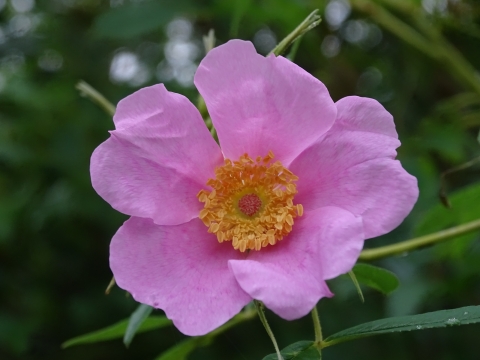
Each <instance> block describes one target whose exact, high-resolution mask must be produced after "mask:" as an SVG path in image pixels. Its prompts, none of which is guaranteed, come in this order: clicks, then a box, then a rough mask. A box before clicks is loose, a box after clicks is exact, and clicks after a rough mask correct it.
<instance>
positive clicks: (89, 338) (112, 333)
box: [62, 316, 172, 349]
mask: <svg viewBox="0 0 480 360" xmlns="http://www.w3.org/2000/svg"><path fill="white" fill-rule="evenodd" d="M129 322H130V319H125V320H122V321H120V322H118V323H116V324H113V325H111V326H108V327H106V328H103V329H100V330H97V331H94V332H91V333H88V334H85V335H81V336H77V337H74V338H73V339H70V340H67V341H65V342H64V343H63V344H62V348H63V349H66V348H68V347H70V346H74V345H81V344H90V343H96V342H100V341H106V340H112V339H119V338H122V337H123V335H124V334H125V331H126V330H127V327H128V324H129ZM171 323H172V322H171V321H170V320H168V319H167V318H166V317H165V316H152V317H149V318H147V319H146V320H145V321H144V322H143V324H142V325H141V326H140V327H139V328H138V330H137V333H142V332H146V331H150V330H154V329H159V328H162V327H165V326H167V325H170V324H171Z"/></svg>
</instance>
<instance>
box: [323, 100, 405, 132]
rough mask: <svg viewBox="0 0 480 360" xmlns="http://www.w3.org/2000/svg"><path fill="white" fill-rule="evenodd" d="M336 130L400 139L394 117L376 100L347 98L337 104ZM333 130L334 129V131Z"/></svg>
mask: <svg viewBox="0 0 480 360" xmlns="http://www.w3.org/2000/svg"><path fill="white" fill-rule="evenodd" d="M335 106H336V107H337V119H336V120H335V126H336V129H338V128H340V127H341V128H342V129H343V130H351V131H366V132H370V133H375V134H382V135H387V136H391V137H393V138H396V139H398V134H397V131H396V130H395V123H394V122H393V116H392V115H391V114H390V113H389V112H388V111H387V110H385V108H384V107H383V106H382V105H381V104H380V103H379V102H378V101H377V100H375V99H370V98H365V97H359V96H347V97H344V98H343V99H340V100H338V101H337V102H336V103H335ZM332 130H333V129H332Z"/></svg>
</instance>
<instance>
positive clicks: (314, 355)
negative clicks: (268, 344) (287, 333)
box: [263, 341, 322, 360]
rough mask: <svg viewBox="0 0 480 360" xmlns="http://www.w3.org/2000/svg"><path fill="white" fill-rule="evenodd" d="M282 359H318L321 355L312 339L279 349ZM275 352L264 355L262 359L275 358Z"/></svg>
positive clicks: (269, 359) (274, 359) (271, 359)
mask: <svg viewBox="0 0 480 360" xmlns="http://www.w3.org/2000/svg"><path fill="white" fill-rule="evenodd" d="M280 353H281V354H282V357H283V360H320V359H321V358H322V357H321V355H320V352H319V351H318V350H317V348H316V347H315V344H314V342H313V341H299V342H296V343H293V344H290V345H288V346H287V347H286V348H285V349H283V350H282V351H280ZM277 359H278V357H277V354H270V355H268V356H265V357H264V358H263V360H277Z"/></svg>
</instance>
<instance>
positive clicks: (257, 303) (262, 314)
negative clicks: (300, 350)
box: [253, 300, 283, 360]
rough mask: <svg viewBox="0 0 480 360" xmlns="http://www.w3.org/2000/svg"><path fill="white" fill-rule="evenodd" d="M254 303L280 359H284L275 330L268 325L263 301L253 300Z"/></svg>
mask: <svg viewBox="0 0 480 360" xmlns="http://www.w3.org/2000/svg"><path fill="white" fill-rule="evenodd" d="M253 303H254V304H255V308H256V309H257V313H258V316H259V317H260V321H261V322H262V324H263V327H264V328H265V330H266V331H267V334H268V336H270V340H272V343H273V347H274V348H275V352H276V353H277V357H278V360H283V357H282V354H280V349H279V348H278V344H277V340H275V336H274V335H273V331H272V329H270V325H268V321H267V318H266V316H265V310H264V306H263V303H262V302H261V301H258V300H253Z"/></svg>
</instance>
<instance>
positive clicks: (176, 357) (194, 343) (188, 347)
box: [155, 335, 213, 360]
mask: <svg viewBox="0 0 480 360" xmlns="http://www.w3.org/2000/svg"><path fill="white" fill-rule="evenodd" d="M212 340H213V338H210V337H208V335H207V336H201V337H192V338H189V339H186V340H183V341H182V342H181V343H178V344H177V345H175V346H173V347H171V348H170V349H168V350H167V351H165V352H164V353H162V354H160V356H158V357H157V358H155V360H185V359H187V356H188V355H189V354H190V353H191V352H192V351H193V350H195V349H196V348H197V347H199V346H206V345H208V344H210V342H211V341H212Z"/></svg>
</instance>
